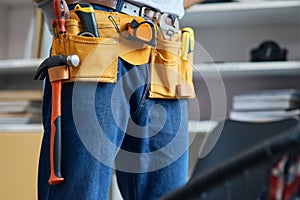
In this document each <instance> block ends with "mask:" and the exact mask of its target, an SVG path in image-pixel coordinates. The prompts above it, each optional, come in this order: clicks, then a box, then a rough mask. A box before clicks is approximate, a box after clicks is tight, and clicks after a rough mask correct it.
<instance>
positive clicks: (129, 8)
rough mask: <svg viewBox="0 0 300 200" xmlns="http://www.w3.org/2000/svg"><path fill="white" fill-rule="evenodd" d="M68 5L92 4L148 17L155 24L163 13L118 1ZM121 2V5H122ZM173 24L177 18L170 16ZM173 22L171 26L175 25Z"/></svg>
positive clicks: (74, 0)
mask: <svg viewBox="0 0 300 200" xmlns="http://www.w3.org/2000/svg"><path fill="white" fill-rule="evenodd" d="M66 2H67V4H68V5H74V4H76V3H80V2H87V3H91V4H93V5H95V6H97V5H99V6H104V7H106V8H108V9H111V11H115V12H120V13H124V14H127V15H131V16H135V17H137V16H141V17H146V18H148V19H150V20H151V21H153V22H154V23H156V22H158V21H159V19H160V17H161V15H162V14H163V13H161V12H159V11H158V10H156V9H155V8H152V7H149V6H138V5H136V4H133V3H131V2H129V1H124V0H123V1H120V0H119V1H118V0H66ZM120 2H121V3H120ZM168 16H169V17H170V19H171V21H172V22H174V19H175V18H177V16H175V15H168ZM172 22H171V23H170V22H169V23H170V25H173V24H172Z"/></svg>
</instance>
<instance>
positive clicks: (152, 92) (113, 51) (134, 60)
mask: <svg viewBox="0 0 300 200" xmlns="http://www.w3.org/2000/svg"><path fill="white" fill-rule="evenodd" d="M109 17H112V18H113V20H114V22H115V24H114V23H112V21H111V20H110V19H109ZM95 18H96V21H97V26H98V32H99V35H100V37H99V38H94V37H85V36H78V33H80V32H81V31H82V25H81V23H80V20H79V18H78V17H77V15H76V14H75V12H74V11H73V10H72V11H70V19H68V20H66V29H67V32H66V33H63V34H58V35H57V37H54V38H53V42H52V51H51V55H52V56H54V55H58V54H61V55H67V56H68V55H72V54H76V55H78V57H79V59H80V64H79V66H77V67H68V71H69V79H68V80H64V82H74V81H96V82H105V83H115V82H116V81H117V70H118V58H119V57H121V58H122V59H123V60H125V61H126V62H128V63H130V64H132V65H137V66H138V65H142V64H146V63H149V62H150V71H151V77H150V79H151V84H150V89H149V97H150V98H169V99H175V98H192V97H194V96H195V95H194V88H193V82H192V59H193V53H189V54H188V58H189V59H188V60H182V59H181V55H182V50H181V49H182V47H181V40H180V37H178V39H176V40H175V41H167V40H164V39H161V37H159V36H158V38H157V46H156V47H155V48H154V47H152V46H150V45H147V44H144V43H142V42H139V41H134V40H127V39H125V38H122V37H120V35H119V34H118V32H117V30H116V27H115V25H117V26H118V28H119V30H120V31H121V32H122V33H125V34H126V29H127V25H128V23H130V22H131V21H132V20H133V19H135V17H133V16H129V15H126V14H122V13H117V12H105V11H99V10H95Z"/></svg>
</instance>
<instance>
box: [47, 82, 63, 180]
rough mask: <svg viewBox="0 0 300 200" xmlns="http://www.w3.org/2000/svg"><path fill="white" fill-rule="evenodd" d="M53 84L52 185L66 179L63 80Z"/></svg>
mask: <svg viewBox="0 0 300 200" xmlns="http://www.w3.org/2000/svg"><path fill="white" fill-rule="evenodd" d="M51 86H52V114H51V138H50V178H49V180H48V182H49V184H50V185H55V184H58V183H60V182H62V181H63V180H64V178H63V177H62V175H61V142H62V134H61V88H62V81H61V80H57V81H53V82H51Z"/></svg>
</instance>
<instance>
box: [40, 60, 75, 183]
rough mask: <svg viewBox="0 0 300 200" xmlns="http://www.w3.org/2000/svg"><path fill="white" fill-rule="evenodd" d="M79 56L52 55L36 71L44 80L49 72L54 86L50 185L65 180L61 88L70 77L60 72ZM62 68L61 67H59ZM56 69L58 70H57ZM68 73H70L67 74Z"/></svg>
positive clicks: (73, 63)
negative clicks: (62, 152)
mask: <svg viewBox="0 0 300 200" xmlns="http://www.w3.org/2000/svg"><path fill="white" fill-rule="evenodd" d="M78 64H79V57H78V56H77V55H71V56H62V55H57V56H52V57H49V58H47V59H46V60H45V61H44V62H42V64H41V65H40V66H39V68H38V70H37V71H36V73H35V76H34V79H35V80H43V79H44V78H45V76H46V75H47V73H48V74H49V77H50V81H51V86H52V112H51V138H50V178H49V180H48V182H49V184H50V185H54V184H58V183H60V182H62V181H63V180H64V178H63V177H62V175H61V151H62V146H61V142H62V131H61V88H62V80H63V79H67V78H68V77H66V76H63V75H61V74H59V73H60V72H61V71H62V72H64V68H65V67H66V65H68V66H74V67H76V66H78ZM58 68H60V69H58ZM55 70H56V71H55ZM51 71H55V73H56V74H55V75H56V77H54V78H52V77H51V76H50V75H51V74H52V73H51ZM67 75H68V74H67Z"/></svg>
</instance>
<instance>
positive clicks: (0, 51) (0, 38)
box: [0, 7, 7, 59]
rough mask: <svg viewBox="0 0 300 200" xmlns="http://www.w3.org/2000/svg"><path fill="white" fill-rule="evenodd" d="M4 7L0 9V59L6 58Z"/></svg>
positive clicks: (5, 11) (5, 13)
mask: <svg viewBox="0 0 300 200" xmlns="http://www.w3.org/2000/svg"><path fill="white" fill-rule="evenodd" d="M5 8H6V7H0V27H1V32H0V59H4V58H6V55H7V53H6V49H7V43H6V40H7V30H6V28H5V27H7V20H6V19H7V9H5Z"/></svg>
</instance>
